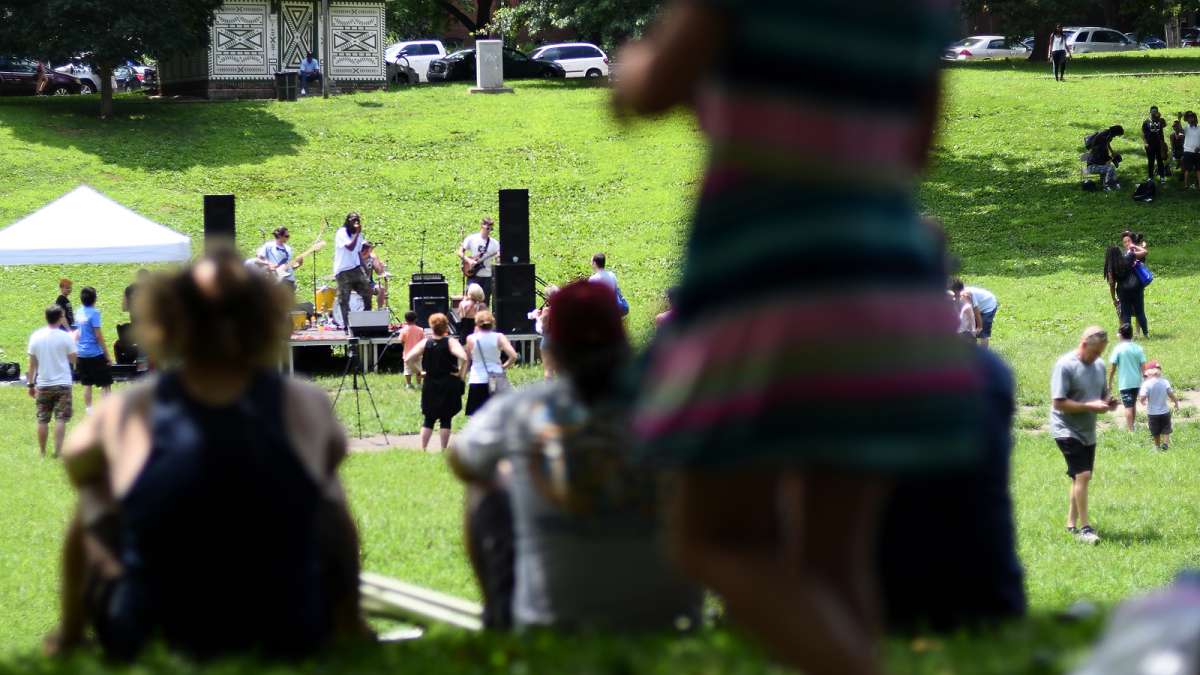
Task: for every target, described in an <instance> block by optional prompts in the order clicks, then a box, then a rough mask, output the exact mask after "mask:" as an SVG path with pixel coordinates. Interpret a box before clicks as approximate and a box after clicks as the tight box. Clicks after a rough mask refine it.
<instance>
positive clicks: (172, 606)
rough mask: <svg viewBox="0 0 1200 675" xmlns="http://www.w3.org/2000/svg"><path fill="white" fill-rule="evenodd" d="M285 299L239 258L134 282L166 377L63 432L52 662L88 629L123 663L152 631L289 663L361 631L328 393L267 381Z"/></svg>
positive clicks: (148, 341) (145, 328)
mask: <svg viewBox="0 0 1200 675" xmlns="http://www.w3.org/2000/svg"><path fill="white" fill-rule="evenodd" d="M285 293H286V290H285V289H284V288H283V287H282V286H280V285H278V284H276V283H274V281H272V280H270V279H264V278H261V277H260V276H259V275H255V274H251V273H249V272H248V271H247V270H246V269H245V267H244V266H243V265H242V264H241V259H240V258H239V257H238V256H237V254H236V253H235V252H233V251H232V249H225V250H221V249H218V250H215V251H213V252H210V253H209V254H208V255H206V256H205V257H204V258H202V259H201V260H199V261H198V262H196V263H195V264H194V265H192V266H189V267H186V268H184V269H182V270H179V271H176V272H171V273H164V274H160V275H158V276H157V277H156V278H152V279H150V280H148V281H147V282H145V283H143V284H142V285H140V286H139V288H138V293H137V295H136V296H135V301H136V310H137V312H138V316H139V323H138V330H139V332H140V334H141V344H142V345H143V346H144V347H145V348H146V349H148V350H149V351H150V353H151V354H152V355H153V357H154V358H155V359H156V361H157V362H158V363H160V364H162V366H163V370H162V373H161V374H160V375H159V376H157V377H154V378H153V379H151V380H150V381H149V382H146V383H144V384H142V385H139V386H135V387H131V388H129V389H126V390H125V391H123V392H121V393H119V394H116V395H114V396H110V397H108V398H105V399H103V400H102V401H101V403H100V405H99V406H97V408H96V410H95V413H94V414H93V415H91V416H90V417H89V418H88V419H87V420H86V421H85V422H84V423H83V424H82V425H81V426H80V427H79V428H77V429H76V430H75V431H74V432H73V433H72V435H71V436H70V438H69V439H68V442H67V447H66V449H65V451H64V458H65V459H64V463H65V466H66V470H67V475H68V477H69V478H70V481H71V484H72V485H73V486H74V487H75V489H76V490H77V491H78V492H79V502H78V505H77V508H76V511H75V516H74V518H73V520H72V522H71V525H70V528H69V530H68V533H67V538H66V542H65V544H64V551H63V556H64V569H63V576H62V579H63V580H62V591H61V601H62V608H61V623H60V626H59V629H58V631H57V632H56V633H55V634H53V635H52V636H50V637H49V638H48V639H47V643H46V648H47V650H48V651H49V652H51V653H56V652H60V651H62V650H66V649H69V648H71V647H73V646H75V645H78V644H79V643H80V642H81V641H82V640H83V638H84V634H85V630H86V629H87V628H89V627H90V628H91V629H93V630H94V632H95V635H96V638H97V639H98V641H99V643H100V645H101V646H102V647H103V649H104V651H105V652H106V653H107V654H108V655H109V656H112V657H115V658H119V659H131V658H134V657H135V656H136V655H137V654H138V653H139V652H140V651H141V649H142V648H143V647H144V646H145V645H146V644H147V643H148V642H149V641H151V640H154V639H162V640H164V641H165V642H166V644H167V645H168V646H169V647H171V648H174V649H178V650H181V651H183V652H185V653H187V654H189V655H191V656H194V657H197V658H208V657H215V656H218V655H222V654H227V653H231V652H254V653H259V654H264V655H268V656H284V657H292V656H302V655H305V654H308V653H310V652H312V651H314V650H316V649H318V648H320V647H321V646H323V645H325V644H328V643H329V642H330V641H331V640H333V639H334V638H335V637H341V636H350V635H365V634H367V632H366V629H365V624H363V622H362V620H361V617H360V613H359V604H358V603H359V601H358V571H359V555H358V537H357V533H356V532H355V526H354V523H353V521H352V520H351V518H350V514H349V512H348V509H347V507H346V503H345V497H344V493H343V491H342V486H341V483H340V481H339V479H338V475H337V468H338V464H339V463H340V462H341V460H342V459H343V458H344V457H345V454H346V440H345V434H344V432H343V431H342V428H341V426H340V425H339V424H338V422H337V420H336V419H335V418H334V416H333V411H332V409H331V407H330V404H329V399H328V397H327V396H326V395H325V393H324V392H322V391H321V390H320V389H317V388H316V387H313V386H311V385H308V384H303V383H301V382H299V381H296V380H291V379H287V378H283V377H281V376H280V375H279V374H278V373H277V371H276V364H277V363H278V356H279V350H280V348H281V345H283V344H284V339H285V338H286V337H287V334H288V326H287V324H286V321H285V319H286V316H285V314H284V309H285V308H286V307H287V305H288V303H287V301H286V298H285V297H284V294H285Z"/></svg>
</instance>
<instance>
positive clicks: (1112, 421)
mask: <svg viewBox="0 0 1200 675" xmlns="http://www.w3.org/2000/svg"><path fill="white" fill-rule="evenodd" d="M1175 395H1176V396H1178V397H1179V412H1177V413H1175V417H1174V419H1175V421H1177V422H1192V421H1196V420H1200V391H1177V392H1175ZM1049 416H1050V409H1049V406H1048V405H1022V406H1017V415H1016V420H1015V425H1016V428H1017V429H1018V430H1019V431H1028V432H1031V433H1036V432H1042V431H1049V421H1048V419H1047V418H1048V417H1049ZM1145 417H1146V411H1145V408H1144V407H1143V406H1141V405H1139V406H1138V420H1139V421H1140V422H1141V423H1142V424H1143V425H1144V424H1145ZM1124 425H1125V408H1124V407H1122V406H1117V409H1116V410H1114V411H1113V412H1111V413H1109V414H1107V415H1101V416H1100V417H1099V419H1097V420H1096V426H1097V428H1099V429H1119V428H1121V427H1123V426H1124Z"/></svg>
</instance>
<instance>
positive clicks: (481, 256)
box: [458, 218, 500, 303]
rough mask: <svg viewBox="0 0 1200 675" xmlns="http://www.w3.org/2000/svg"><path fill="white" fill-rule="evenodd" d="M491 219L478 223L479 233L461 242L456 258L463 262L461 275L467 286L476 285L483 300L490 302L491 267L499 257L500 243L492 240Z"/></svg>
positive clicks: (492, 224)
mask: <svg viewBox="0 0 1200 675" xmlns="http://www.w3.org/2000/svg"><path fill="white" fill-rule="evenodd" d="M493 226H494V223H493V222H492V219H491V218H484V219H483V220H482V221H480V223H479V233H478V234H472V235H470V236H468V237H467V238H466V239H464V240H463V243H462V250H461V251H460V252H459V254H458V257H459V258H461V259H462V261H463V274H464V275H466V276H467V283H468V284H478V285H479V287H480V288H482V289H483V295H484V300H485V301H486V302H488V303H491V301H492V266H493V265H495V264H496V258H497V257H499V256H500V242H499V241H497V240H495V239H493V238H492V227H493Z"/></svg>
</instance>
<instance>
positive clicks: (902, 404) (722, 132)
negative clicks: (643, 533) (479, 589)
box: [615, 0, 981, 674]
mask: <svg viewBox="0 0 1200 675" xmlns="http://www.w3.org/2000/svg"><path fill="white" fill-rule="evenodd" d="M953 9H954V5H953V3H951V2H949V1H948V0H941V1H935V2H929V3H918V4H916V5H913V4H910V3H894V2H884V1H883V0H871V1H869V2H867V3H866V4H865V5H864V4H862V3H854V4H850V3H843V4H841V5H833V4H829V3H817V4H814V3H802V2H787V3H785V2H761V3H740V2H733V1H732V0H691V1H678V2H674V3H672V4H671V5H670V6H669V7H668V8H667V9H666V13H665V15H664V17H663V20H662V21H661V23H660V24H659V25H658V26H657V27H656V28H655V29H653V30H652V31H651V33H650V35H649V37H648V39H646V40H645V41H643V42H640V43H636V44H634V45H631V46H630V47H628V48H627V49H625V50H624V51H623V53H622V55H621V56H620V61H621V63H622V64H623V66H622V73H621V78H620V79H619V80H618V82H617V85H616V86H617V90H616V93H615V104H616V107H617V110H618V111H619V112H621V113H625V112H628V113H634V114H642V115H653V114H657V113H660V112H663V111H665V110H667V109H669V108H671V107H673V106H674V105H676V104H681V103H686V104H691V105H694V106H695V107H696V109H697V112H698V117H699V120H700V124H701V126H702V128H703V129H704V130H705V132H706V134H707V135H708V137H709V140H710V145H711V148H710V153H709V155H710V158H709V168H708V172H707V176H706V178H705V180H704V182H703V187H702V190H701V194H700V196H699V203H698V206H697V209H696V213H695V216H694V218H693V227H692V233H691V237H690V240H689V243H688V246H687V251H686V258H685V264H684V270H683V279H682V283H681V286H680V295H679V304H678V306H677V308H676V312H675V314H674V316H673V317H672V324H673V327H674V328H673V332H672V333H671V335H669V336H664V339H661V340H659V341H658V342H657V343H656V344H655V347H654V353H653V354H652V355H651V356H650V359H649V362H648V371H647V372H646V373H645V375H644V380H643V387H642V393H641V398H640V402H639V409H638V413H637V418H636V420H635V429H636V431H637V433H638V435H639V436H640V438H641V439H642V441H643V442H644V443H645V444H646V448H647V451H648V457H649V458H650V459H652V460H654V461H657V462H658V465H659V466H661V467H662V468H664V469H666V470H668V471H669V472H671V473H672V474H673V475H674V477H675V478H676V479H677V484H676V485H675V489H674V490H673V491H672V494H671V496H670V499H671V508H672V510H673V513H672V520H671V521H670V522H671V538H672V545H673V550H674V555H675V558H676V560H677V561H678V563H679V564H680V565H681V566H682V568H683V569H684V570H685V571H687V572H688V573H689V574H690V575H691V576H692V577H693V578H695V579H697V580H699V581H701V582H702V583H704V585H706V586H708V587H710V588H712V589H713V590H714V591H716V592H717V593H719V594H720V595H721V597H722V598H723V600H724V602H725V607H726V609H727V610H728V612H729V614H730V616H731V618H732V619H733V620H734V621H735V622H738V623H739V624H740V625H741V626H742V627H744V628H745V629H747V630H748V631H750V632H751V633H752V634H753V635H755V636H756V637H757V638H758V639H759V640H760V641H761V642H763V643H764V644H765V645H766V646H767V647H768V648H769V649H770V650H771V651H772V652H773V653H774V654H776V655H777V656H778V657H779V658H781V659H783V660H784V661H786V662H787V663H788V664H789V665H791V666H794V667H797V668H799V669H801V670H804V671H805V672H814V673H855V674H868V673H878V672H880V669H881V665H880V663H879V658H878V654H879V652H878V650H877V649H876V643H877V639H878V635H879V632H880V623H881V622H880V608H879V598H878V591H877V589H876V583H877V578H876V573H875V569H874V561H873V552H872V548H873V544H874V541H875V537H876V530H877V526H878V519H879V514H878V512H879V509H880V506H881V504H882V503H883V500H884V498H885V497H886V495H887V494H888V490H889V484H890V482H891V477H892V476H894V475H896V474H899V473H904V472H909V471H916V470H922V471H930V470H934V469H937V468H941V467H950V466H962V465H969V464H971V463H973V462H975V461H977V460H978V457H979V452H980V442H979V437H978V433H977V431H976V430H975V429H974V427H975V425H976V423H977V422H976V417H977V415H978V413H979V410H980V407H981V393H980V383H979V380H978V376H977V375H976V373H975V370H974V367H973V355H972V353H971V347H970V345H967V344H964V342H963V341H961V340H959V339H958V338H957V337H956V335H955V332H956V328H957V322H956V320H955V316H954V314H953V312H952V311H951V309H950V307H949V306H948V304H947V302H946V300H945V295H944V293H945V291H944V288H945V281H946V279H945V272H944V266H943V264H942V260H941V258H940V252H939V249H938V242H937V241H936V240H935V237H934V236H933V234H932V233H931V232H930V231H929V229H928V228H927V227H925V226H924V225H923V224H922V223H921V221H920V219H919V218H918V216H917V213H916V208H915V204H914V198H913V191H914V188H915V185H916V182H917V179H918V173H919V171H920V170H921V169H922V168H923V166H924V164H925V161H926V156H927V153H928V148H929V144H930V140H931V138H932V135H933V130H934V122H935V119H936V117H937V110H938V98H939V74H938V73H939V65H938V54H939V51H940V49H941V46H942V45H944V44H945V43H946V42H947V41H948V40H949V38H950V34H951V31H953V29H954V25H953V15H954V12H953ZM864 21H865V22H866V25H864ZM898 29H899V30H898ZM871 30H881V31H886V32H888V33H889V34H895V35H903V39H902V40H900V42H898V43H896V44H894V45H892V49H890V50H889V52H888V53H887V54H883V53H880V54H858V55H857V56H858V57H860V58H855V59H852V60H851V61H847V60H846V59H845V58H844V55H843V54H840V53H838V52H837V50H830V49H829V48H828V44H829V42H828V40H829V39H836V38H837V37H843V38H845V39H849V38H850V37H852V36H855V35H862V34H863V33H864V31H866V32H870V31H871ZM809 35H819V36H821V39H820V40H808V39H805V36H809ZM725 53H738V54H742V55H745V56H746V57H747V59H749V60H751V61H753V62H755V63H770V64H772V67H771V68H767V69H761V70H757V71H753V72H747V71H746V70H745V69H744V68H741V67H740V66H739V65H738V63H741V61H739V62H738V63H733V62H728V61H727V60H723V59H721V58H720V55H721V54H725ZM864 134H866V136H865V137H864ZM780 264H783V265H785V268H786V273H785V274H784V275H783V277H782V278H783V279H784V281H783V282H782V283H781V282H780V275H779V274H776V273H765V272H764V270H768V269H777V268H778V266H779V265H780ZM731 280H737V283H731ZM714 495H719V498H715V497H714Z"/></svg>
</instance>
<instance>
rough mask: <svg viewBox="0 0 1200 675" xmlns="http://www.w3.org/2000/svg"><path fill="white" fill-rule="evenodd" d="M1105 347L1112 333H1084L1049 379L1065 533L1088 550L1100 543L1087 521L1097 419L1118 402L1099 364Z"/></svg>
mask: <svg viewBox="0 0 1200 675" xmlns="http://www.w3.org/2000/svg"><path fill="white" fill-rule="evenodd" d="M1107 347H1108V333H1107V332H1105V331H1104V329H1103V328H1100V327H1099V326H1092V327H1090V328H1088V329H1087V330H1085V331H1084V332H1083V336H1082V337H1081V338H1080V340H1079V347H1078V348H1077V349H1075V350H1074V351H1071V352H1068V353H1066V354H1064V355H1063V356H1062V357H1060V358H1059V359H1058V361H1057V362H1056V363H1055V364H1054V370H1053V371H1052V373H1051V375H1050V398H1051V400H1053V404H1052V405H1051V406H1050V433H1051V435H1052V436H1053V437H1054V440H1055V442H1056V443H1057V444H1058V449H1059V450H1060V451H1061V452H1062V455H1063V459H1064V460H1066V463H1067V477H1068V478H1070V479H1071V490H1070V496H1069V500H1070V505H1069V506H1068V508H1067V532H1069V533H1070V534H1072V535H1074V536H1075V537H1076V538H1078V539H1079V541H1082V542H1084V543H1087V544H1095V543H1097V542H1099V541H1100V535H1098V534H1097V533H1096V530H1095V529H1094V528H1093V527H1092V524H1091V521H1090V520H1089V519H1088V485H1089V483H1090V482H1091V480H1092V471H1093V469H1094V467H1095V464H1096V415H1097V414H1098V413H1102V412H1108V411H1112V410H1116V408H1117V401H1116V399H1111V398H1109V395H1108V386H1107V382H1106V379H1105V373H1104V360H1103V359H1101V358H1100V355H1101V354H1103V353H1104V350H1105V348H1107Z"/></svg>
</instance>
